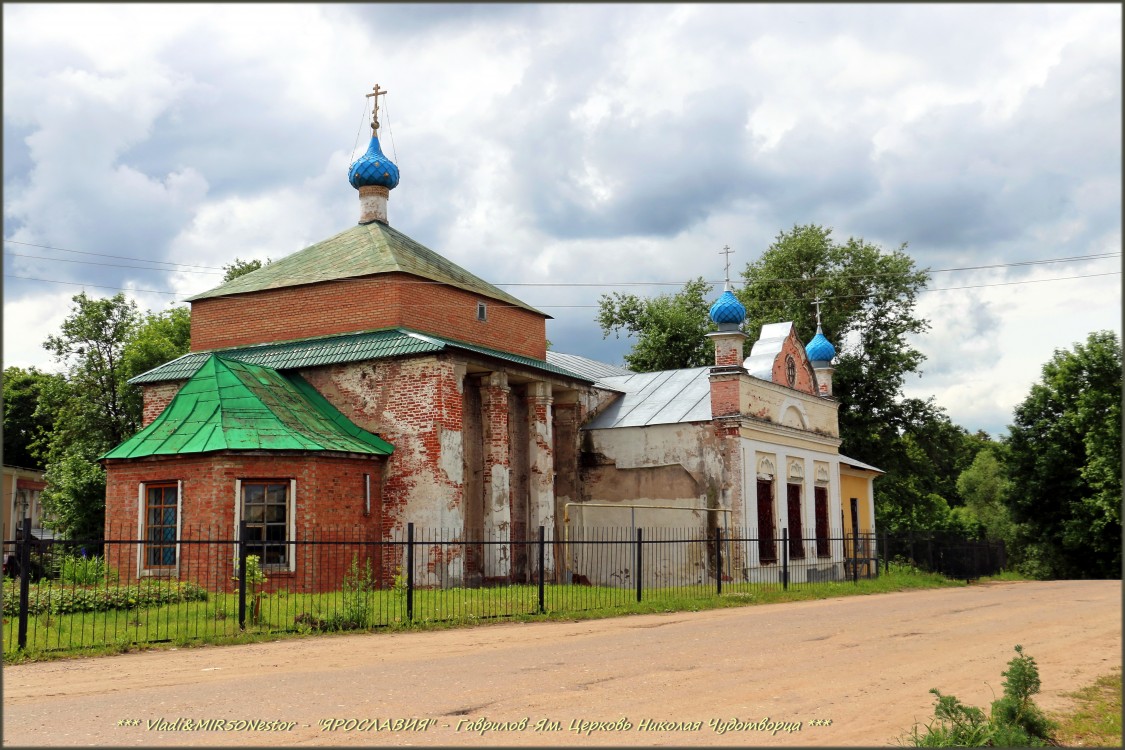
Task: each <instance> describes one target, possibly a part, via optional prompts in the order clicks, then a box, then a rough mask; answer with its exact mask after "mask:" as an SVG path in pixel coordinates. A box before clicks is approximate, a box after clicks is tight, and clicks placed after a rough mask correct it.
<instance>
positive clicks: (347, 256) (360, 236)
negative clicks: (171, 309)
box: [188, 222, 551, 318]
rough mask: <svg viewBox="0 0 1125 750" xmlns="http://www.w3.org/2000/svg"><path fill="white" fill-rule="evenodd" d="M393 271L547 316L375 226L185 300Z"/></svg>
mask: <svg viewBox="0 0 1125 750" xmlns="http://www.w3.org/2000/svg"><path fill="white" fill-rule="evenodd" d="M396 271H398V272H402V273H409V274H412V275H414V276H421V277H422V278H424V279H430V280H431V281H438V282H441V283H443V284H449V285H450V286H455V287H458V288H459V289H464V290H466V291H469V292H473V293H476V294H480V295H482V296H485V297H489V298H491V299H495V300H500V301H502V302H507V303H508V304H511V305H515V306H516V307H522V308H523V309H525V310H530V311H531V312H534V313H538V314H539V315H542V316H544V317H546V318H550V317H551V316H550V315H547V314H546V313H544V312H541V311H539V310H536V309H535V308H534V307H531V306H530V305H528V304H527V303H525V302H523V301H521V300H518V299H516V298H515V297H513V296H512V295H510V294H508V293H507V292H504V291H501V290H500V289H498V288H496V287H494V286H493V285H492V284H489V283H488V282H487V281H484V280H482V279H479V278H477V277H476V276H474V275H473V274H471V273H469V272H468V271H466V270H465V269H464V268H461V267H460V266H458V265H456V264H455V263H452V262H450V261H449V260H447V259H445V258H443V257H441V256H440V255H438V254H437V253H435V252H434V251H433V250H430V249H429V248H428V247H426V246H425V245H422V244H420V243H418V242H415V241H414V240H412V239H410V238H409V237H407V236H406V235H405V234H403V233H402V232H399V231H397V230H395V229H392V228H391V227H389V226H387V225H386V224H381V223H379V222H372V223H370V224H360V225H358V226H354V227H352V228H351V229H348V230H345V231H343V232H340V233H339V234H337V235H336V236H335V237H329V238H328V239H326V240H324V241H323V242H318V243H316V244H315V245H311V246H309V247H306V248H305V249H304V250H298V251H297V252H295V253H293V254H292V255H288V256H286V257H284V258H282V259H281V260H277V261H274V262H273V263H270V264H269V265H266V266H262V267H261V268H259V269H258V270H257V271H252V272H250V273H248V274H245V275H243V276H239V277H238V278H235V279H231V280H230V281H228V282H226V283H225V284H221V285H220V286H217V287H215V288H214V289H211V290H209V291H206V292H202V293H200V294H197V295H195V296H194V297H188V301H189V302H194V301H195V300H202V299H208V298H210V297H224V296H227V295H231V294H244V293H247V292H260V291H264V290H266V289H278V288H281V287H287V286H297V285H299V284H313V283H316V282H318V281H333V280H336V279H350V278H355V277H357V276H369V275H372V274H379V273H392V272H396ZM418 294H419V296H424V295H425V286H419V291H418Z"/></svg>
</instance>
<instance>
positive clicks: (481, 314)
mask: <svg viewBox="0 0 1125 750" xmlns="http://www.w3.org/2000/svg"><path fill="white" fill-rule="evenodd" d="M477 320H480V321H486V320H488V306H487V305H486V304H484V303H483V302H478V303H477Z"/></svg>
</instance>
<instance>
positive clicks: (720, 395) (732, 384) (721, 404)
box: [710, 373, 742, 417]
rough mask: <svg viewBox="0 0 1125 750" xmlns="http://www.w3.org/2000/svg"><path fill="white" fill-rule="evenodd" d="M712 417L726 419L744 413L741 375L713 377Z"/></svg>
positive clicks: (727, 374) (724, 374)
mask: <svg viewBox="0 0 1125 750" xmlns="http://www.w3.org/2000/svg"><path fill="white" fill-rule="evenodd" d="M710 379H711V416H712V417H725V416H729V415H731V414H738V413H740V412H741V411H742V402H741V398H740V382H741V374H740V373H723V374H720V375H711V378H710Z"/></svg>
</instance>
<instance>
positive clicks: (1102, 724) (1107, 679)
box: [1053, 668, 1122, 747]
mask: <svg viewBox="0 0 1125 750" xmlns="http://www.w3.org/2000/svg"><path fill="white" fill-rule="evenodd" d="M1066 695H1067V697H1069V698H1073V699H1074V700H1075V702H1076V704H1077V705H1076V706H1075V707H1074V708H1073V709H1072V710H1071V711H1070V712H1068V713H1066V714H1057V715H1055V716H1054V717H1053V718H1054V720H1055V721H1056V722H1057V723H1058V729H1057V730H1056V731H1055V741H1056V742H1058V744H1059V745H1062V746H1063V747H1121V737H1122V735H1121V670H1120V668H1118V670H1117V672H1116V673H1115V674H1111V675H1106V676H1104V677H1100V678H1098V680H1097V681H1095V682H1094V684H1093V685H1089V686H1088V687H1085V688H1082V689H1081V690H1078V691H1075V692H1073V693H1067V694H1066Z"/></svg>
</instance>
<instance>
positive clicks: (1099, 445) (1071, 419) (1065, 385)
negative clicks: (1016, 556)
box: [1007, 331, 1122, 578]
mask: <svg viewBox="0 0 1125 750" xmlns="http://www.w3.org/2000/svg"><path fill="white" fill-rule="evenodd" d="M1121 366H1122V361H1121V342H1120V340H1119V339H1118V338H1117V334H1115V333H1113V332H1112V331H1097V332H1094V333H1091V334H1090V335H1089V336H1088V337H1087V339H1086V342H1085V343H1084V344H1083V343H1080V344H1076V345H1075V346H1074V349H1073V351H1065V350H1056V351H1055V353H1054V356H1053V357H1052V358H1051V360H1050V361H1049V362H1047V363H1046V364H1045V365H1044V366H1043V372H1042V377H1041V379H1040V381H1039V382H1037V383H1035V384H1034V385H1032V387H1031V392H1030V393H1029V394H1028V396H1027V398H1026V399H1025V400H1024V401H1023V403H1021V404H1020V405H1019V406H1017V407H1016V410H1015V415H1014V416H1015V423H1014V424H1012V425H1011V426H1010V427H1009V428H1008V461H1007V463H1008V475H1009V476H1011V477H1012V478H1013V481H1015V482H1018V488H1017V489H1015V490H1014V491H1012V492H1010V493H1008V509H1009V510H1010V512H1011V514H1012V518H1013V520H1014V521H1015V522H1016V523H1017V524H1019V526H1018V536H1019V539H1018V540H1017V543H1020V544H1022V545H1023V547H1024V556H1025V563H1024V570H1025V572H1028V573H1031V574H1033V575H1037V576H1040V577H1047V578H1119V577H1120V576H1121Z"/></svg>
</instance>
